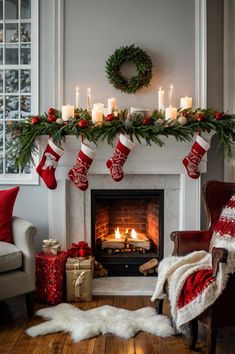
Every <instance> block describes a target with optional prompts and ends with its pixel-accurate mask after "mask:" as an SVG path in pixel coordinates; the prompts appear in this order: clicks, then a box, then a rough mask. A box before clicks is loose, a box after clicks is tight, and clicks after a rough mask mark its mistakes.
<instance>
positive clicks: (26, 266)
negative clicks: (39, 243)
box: [12, 216, 36, 273]
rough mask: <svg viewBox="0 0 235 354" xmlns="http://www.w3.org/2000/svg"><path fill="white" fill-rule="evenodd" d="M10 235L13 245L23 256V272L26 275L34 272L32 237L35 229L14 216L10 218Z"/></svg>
mask: <svg viewBox="0 0 235 354" xmlns="http://www.w3.org/2000/svg"><path fill="white" fill-rule="evenodd" d="M12 234H13V241H14V244H15V245H16V246H17V247H18V248H19V249H20V250H21V251H22V254H23V270H24V271H25V272H26V273H32V272H34V268H35V251H34V236H35V234H36V228H35V227H34V226H33V225H32V224H31V223H30V222H28V221H26V220H23V219H21V218H18V217H16V216H14V217H13V218H12Z"/></svg>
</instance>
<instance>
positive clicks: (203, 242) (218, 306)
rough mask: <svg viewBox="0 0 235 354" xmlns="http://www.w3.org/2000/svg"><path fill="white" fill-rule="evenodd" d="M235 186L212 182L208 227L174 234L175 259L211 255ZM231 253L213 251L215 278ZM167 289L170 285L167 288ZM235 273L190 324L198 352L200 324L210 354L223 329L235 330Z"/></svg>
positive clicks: (207, 201) (208, 196)
mask: <svg viewBox="0 0 235 354" xmlns="http://www.w3.org/2000/svg"><path fill="white" fill-rule="evenodd" d="M234 193H235V183H225V182H218V181H209V182H207V183H206V184H205V185H204V187H203V199H204V205H205V209H206V213H207V227H206V230H203V231H177V232H173V233H172V234H171V240H172V241H173V242H174V251H173V255H174V256H184V255H187V254H189V253H191V252H193V251H200V250H205V251H209V244H210V240H211V237H212V234H213V230H214V227H215V225H216V223H217V221H218V220H219V218H220V214H221V211H222V209H223V207H224V206H225V204H226V202H227V201H228V200H229V198H230V197H231V195H232V194H234ZM227 257H228V251H227V250H226V249H224V248H219V247H217V248H214V249H213V251H212V269H213V275H214V276H216V275H217V271H218V266H219V262H222V263H226V261H227ZM166 286H167V284H166ZM234 299H235V273H233V274H231V275H230V276H229V279H228V282H227V284H226V287H225V289H224V290H223V292H222V294H221V295H220V296H219V297H218V299H217V300H216V301H215V302H214V303H213V304H212V305H211V306H209V307H208V308H207V309H206V310H205V311H204V312H203V313H201V314H200V315H199V316H198V317H196V318H195V319H193V320H192V321H190V323H189V327H190V347H191V348H192V349H194V348H195V346H196V343H197V336H198V321H200V322H202V324H203V325H204V326H205V327H206V328H207V346H208V353H211V354H213V353H215V352H216V338H217V330H218V328H220V327H226V326H235V315H234V314H235V301H234ZM163 301H164V300H163V299H161V300H159V307H158V312H159V313H162V309H163Z"/></svg>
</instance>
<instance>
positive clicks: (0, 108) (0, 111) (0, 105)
mask: <svg viewBox="0 0 235 354" xmlns="http://www.w3.org/2000/svg"><path fill="white" fill-rule="evenodd" d="M3 110H4V106H3V96H0V119H3Z"/></svg>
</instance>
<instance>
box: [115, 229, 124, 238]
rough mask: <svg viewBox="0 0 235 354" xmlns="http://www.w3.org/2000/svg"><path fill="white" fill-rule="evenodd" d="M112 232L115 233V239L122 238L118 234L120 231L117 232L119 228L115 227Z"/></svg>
mask: <svg viewBox="0 0 235 354" xmlns="http://www.w3.org/2000/svg"><path fill="white" fill-rule="evenodd" d="M114 232H115V238H118V239H119V238H121V237H122V235H121V234H120V231H119V227H117V228H116V229H115V230H114Z"/></svg>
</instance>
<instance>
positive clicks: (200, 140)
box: [196, 135, 210, 151]
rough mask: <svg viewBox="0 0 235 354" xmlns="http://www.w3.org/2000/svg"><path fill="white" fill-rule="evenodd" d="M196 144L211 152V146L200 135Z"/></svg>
mask: <svg viewBox="0 0 235 354" xmlns="http://www.w3.org/2000/svg"><path fill="white" fill-rule="evenodd" d="M196 142H197V143H198V144H199V145H200V146H201V147H202V148H203V149H204V150H205V151H207V150H209V149H210V144H209V143H208V142H207V141H206V140H204V139H203V138H202V137H201V136H200V135H197V137H196Z"/></svg>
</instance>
